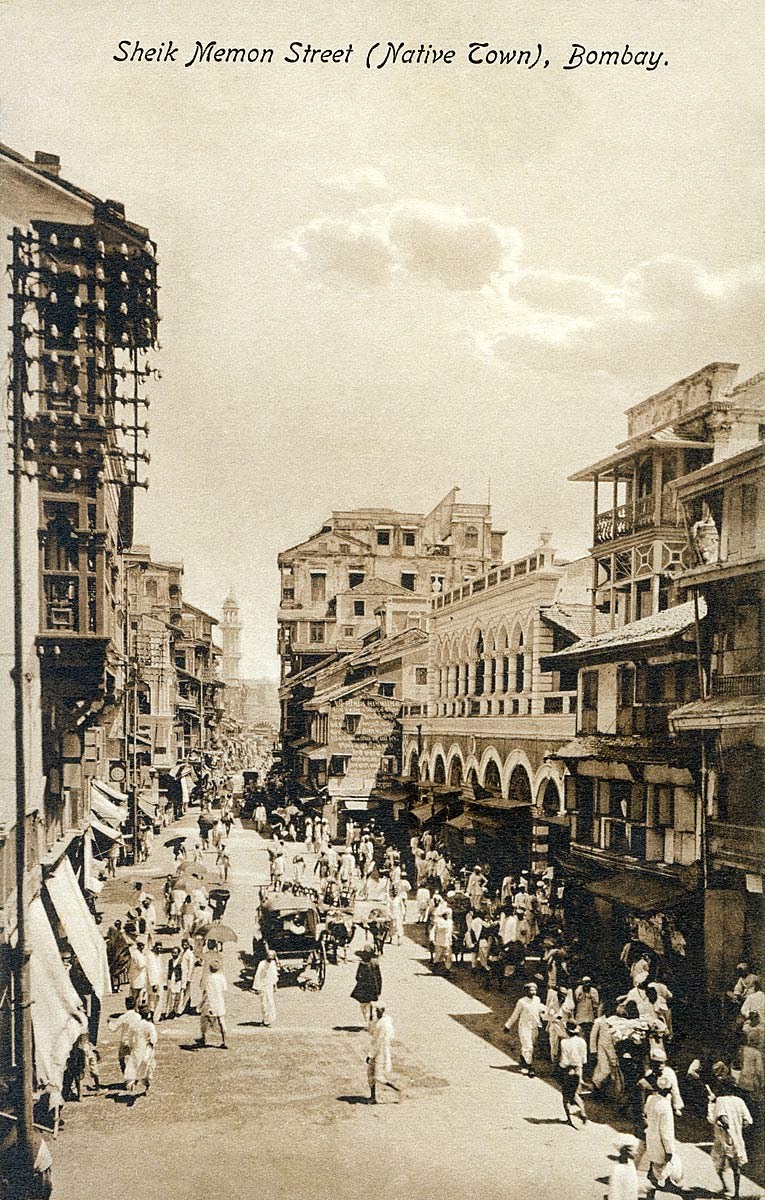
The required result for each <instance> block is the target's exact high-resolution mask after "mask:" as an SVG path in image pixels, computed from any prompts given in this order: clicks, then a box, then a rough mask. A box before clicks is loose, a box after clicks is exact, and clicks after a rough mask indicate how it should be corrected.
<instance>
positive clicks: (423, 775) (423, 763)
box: [420, 750, 430, 783]
mask: <svg viewBox="0 0 765 1200" xmlns="http://www.w3.org/2000/svg"><path fill="white" fill-rule="evenodd" d="M428 779H430V755H429V754H428V752H427V750H426V751H425V753H424V754H423V755H422V757H421V759H420V780H421V782H423V783H425V782H426V781H427V780H428Z"/></svg>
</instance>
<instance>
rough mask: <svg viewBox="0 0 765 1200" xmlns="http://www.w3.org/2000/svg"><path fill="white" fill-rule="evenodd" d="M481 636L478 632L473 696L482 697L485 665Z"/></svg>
mask: <svg viewBox="0 0 765 1200" xmlns="http://www.w3.org/2000/svg"><path fill="white" fill-rule="evenodd" d="M483 650H484V646H483V634H482V633H481V632H480V631H479V634H478V638H477V640H476V644H475V653H476V662H475V694H476V696H482V695H483V691H484V684H485V682H486V663H485V662H484V658H483Z"/></svg>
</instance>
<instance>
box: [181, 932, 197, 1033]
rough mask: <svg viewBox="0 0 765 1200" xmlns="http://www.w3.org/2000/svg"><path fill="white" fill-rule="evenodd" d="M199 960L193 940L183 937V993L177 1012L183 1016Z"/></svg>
mask: <svg viewBox="0 0 765 1200" xmlns="http://www.w3.org/2000/svg"><path fill="white" fill-rule="evenodd" d="M196 961H197V956H196V954H195V953H194V951H193V949H192V946H191V942H190V941H189V939H188V938H182V939H181V957H180V963H181V994H180V999H179V1000H178V1002H177V1005H176V1012H177V1014H178V1016H181V1015H182V1013H184V1012H185V1011H186V1009H187V1007H188V1004H189V1000H190V999H191V980H192V977H193V975H194V966H195V964H196Z"/></svg>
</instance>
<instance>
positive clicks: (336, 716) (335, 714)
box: [281, 621, 428, 829]
mask: <svg viewBox="0 0 765 1200" xmlns="http://www.w3.org/2000/svg"><path fill="white" fill-rule="evenodd" d="M427 641H428V638H427V634H426V633H424V632H423V631H422V630H420V629H407V630H404V631H403V632H400V633H393V634H391V635H389V636H388V635H386V634H385V622H384V621H381V623H380V626H379V627H378V629H377V631H376V632H375V633H373V634H371V635H370V636H369V637H368V638H367V640H366V642H365V644H364V645H363V646H361V647H360V648H359V649H358V650H355V651H354V652H353V653H351V654H347V655H339V654H336V655H333V656H332V657H330V658H329V659H327V661H326V662H325V663H324V664H322V665H320V666H318V667H309V668H307V669H306V670H305V671H303V672H301V673H300V674H299V675H297V676H294V677H292V678H291V679H290V680H288V681H287V682H286V683H285V684H284V685H283V687H282V692H281V694H282V700H283V702H284V710H285V713H286V714H287V718H286V719H287V721H288V724H287V727H286V729H285V739H286V745H287V746H288V747H289V750H288V754H289V758H288V767H289V773H290V778H291V779H292V780H293V781H299V782H300V783H301V784H302V786H303V788H304V789H305V791H307V793H308V794H309V795H314V796H316V795H320V794H321V795H323V796H324V797H325V798H326V802H327V815H328V817H329V818H330V820H331V823H332V825H333V827H334V828H335V829H337V828H338V826H340V827H342V825H343V821H344V819H345V817H346V816H347V814H354V813H355V814H356V815H358V816H361V814H364V813H368V812H371V811H374V810H377V809H378V808H379V807H380V805H381V803H382V804H383V805H385V804H386V803H387V802H388V801H389V800H390V795H389V792H388V789H387V787H386V784H387V782H388V781H389V780H390V779H391V778H392V777H394V776H397V775H398V774H399V771H400V762H401V729H400V725H399V723H398V718H399V717H400V715H401V712H402V708H403V706H404V704H405V703H412V702H415V701H419V702H420V703H423V702H424V701H425V699H426V697H427V688H428V683H427V672H428V668H427V662H428V658H427ZM395 815H396V816H398V815H399V814H398V812H396V814H395Z"/></svg>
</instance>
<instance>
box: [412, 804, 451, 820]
mask: <svg viewBox="0 0 765 1200" xmlns="http://www.w3.org/2000/svg"><path fill="white" fill-rule="evenodd" d="M443 811H444V805H443V804H415V806H414V808H413V809H412V816H413V817H414V819H415V820H416V821H419V823H420V824H421V825H424V824H425V822H426V821H430V820H431V819H432V818H433V817H437V816H438V815H439V813H442V812H443Z"/></svg>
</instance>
